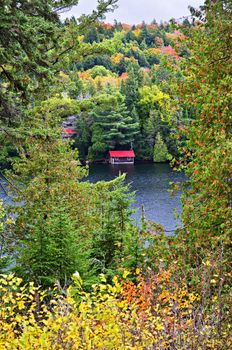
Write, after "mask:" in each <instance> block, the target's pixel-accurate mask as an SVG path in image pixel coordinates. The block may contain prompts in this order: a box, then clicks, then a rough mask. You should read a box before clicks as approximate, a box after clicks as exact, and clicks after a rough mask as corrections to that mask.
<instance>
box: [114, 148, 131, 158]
mask: <svg viewBox="0 0 232 350" xmlns="http://www.w3.org/2000/svg"><path fill="white" fill-rule="evenodd" d="M110 157H116V158H124V157H130V158H135V153H134V151H133V149H131V150H129V151H110Z"/></svg>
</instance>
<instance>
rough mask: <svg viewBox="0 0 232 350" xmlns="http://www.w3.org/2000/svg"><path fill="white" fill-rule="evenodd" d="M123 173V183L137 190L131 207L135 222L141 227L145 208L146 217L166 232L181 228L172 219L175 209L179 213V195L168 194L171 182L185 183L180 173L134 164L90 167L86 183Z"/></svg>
mask: <svg viewBox="0 0 232 350" xmlns="http://www.w3.org/2000/svg"><path fill="white" fill-rule="evenodd" d="M120 171H121V172H126V173H127V176H126V182H127V183H131V188H132V190H133V191H136V194H135V203H134V204H133V207H134V208H138V210H137V212H136V214H135V215H134V222H135V224H136V225H137V226H139V225H140V221H141V220H140V218H141V207H142V205H144V208H145V218H146V219H147V220H152V221H155V222H156V223H158V224H161V225H162V226H163V227H164V228H165V231H172V230H174V229H175V228H176V227H177V226H179V225H180V221H179V220H176V219H175V215H174V210H176V211H177V213H180V212H181V204H180V194H177V195H176V196H175V197H173V196H171V195H170V194H169V192H168V189H170V185H169V183H170V182H181V183H183V182H184V181H185V179H186V178H185V176H184V174H183V173H178V172H174V171H173V170H172V169H171V167H170V166H169V165H168V164H150V163H147V164H146V163H145V164H144V163H143V164H135V165H110V164H93V165H91V166H90V169H89V176H88V178H87V180H89V181H90V182H93V183H95V182H97V181H100V180H111V179H113V178H115V177H116V176H118V174H119V172H120Z"/></svg>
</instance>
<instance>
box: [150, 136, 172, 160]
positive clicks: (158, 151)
mask: <svg viewBox="0 0 232 350" xmlns="http://www.w3.org/2000/svg"><path fill="white" fill-rule="evenodd" d="M168 156H169V153H168V149H167V146H166V144H165V143H164V141H163V139H162V137H161V135H160V133H159V132H158V134H157V136H156V139H155V146H154V153H153V161H154V162H155V163H163V162H166V161H167V160H168Z"/></svg>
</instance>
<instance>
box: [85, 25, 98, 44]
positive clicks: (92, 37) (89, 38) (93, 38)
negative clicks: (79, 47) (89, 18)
mask: <svg viewBox="0 0 232 350" xmlns="http://www.w3.org/2000/svg"><path fill="white" fill-rule="evenodd" d="M84 42H85V43H90V44H93V43H94V42H96V43H99V42H100V38H99V35H98V31H97V29H96V27H93V28H91V29H90V30H89V31H88V32H87V33H86V35H85V37H84Z"/></svg>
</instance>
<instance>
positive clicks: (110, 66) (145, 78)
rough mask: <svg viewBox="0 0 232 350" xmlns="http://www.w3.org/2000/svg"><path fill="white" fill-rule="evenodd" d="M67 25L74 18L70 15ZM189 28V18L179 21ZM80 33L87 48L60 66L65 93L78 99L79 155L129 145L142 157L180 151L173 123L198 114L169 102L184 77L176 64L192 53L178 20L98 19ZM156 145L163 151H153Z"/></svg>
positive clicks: (90, 156) (93, 156)
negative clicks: (132, 22) (176, 82)
mask: <svg viewBox="0 0 232 350" xmlns="http://www.w3.org/2000/svg"><path fill="white" fill-rule="evenodd" d="M65 25H72V26H74V27H75V26H77V23H76V20H75V19H74V18H72V19H71V20H69V21H68V20H67V21H66V24H65ZM191 27H194V24H192V25H191V24H190V22H189V21H188V20H187V19H186V20H185V21H184V22H183V25H182V28H183V29H186V30H187V29H188V30H189V29H190V28H191ZM80 34H81V35H79V36H78V37H77V38H76V40H77V41H78V42H79V45H80V46H81V50H82V52H83V53H85V54H84V56H83V57H82V58H81V59H79V57H77V58H76V57H74V58H73V59H72V61H71V64H70V66H69V69H68V70H63V71H62V73H61V79H62V80H63V82H64V83H65V84H66V91H65V93H66V97H67V98H69V99H75V100H77V101H79V103H78V105H79V107H80V113H78V114H77V115H76V123H75V124H74V125H72V126H74V127H75V128H76V136H75V137H73V138H74V139H75V145H76V147H77V148H78V149H79V154H80V158H81V159H82V160H104V159H106V158H107V157H108V152H109V150H111V149H125V150H126V149H130V148H131V147H133V148H134V149H135V153H136V159H138V160H154V161H161V162H162V161H167V160H168V159H171V157H172V156H179V150H178V147H179V146H180V145H181V140H179V141H178V140H177V138H176V137H175V136H176V134H177V132H176V129H177V128H178V127H179V126H180V125H183V124H185V123H187V122H188V121H189V119H190V118H193V117H194V113H193V110H192V109H187V108H186V107H184V106H183V105H180V106H178V108H177V109H174V108H173V106H172V104H171V100H172V98H173V93H172V89H171V85H172V84H173V82H174V79H181V77H182V72H181V68H180V64H179V63H180V61H181V59H182V58H184V57H188V56H189V51H188V50H187V47H186V45H185V38H186V37H185V35H184V34H183V33H181V32H180V31H179V30H177V29H176V26H175V25H171V24H165V25H164V24H161V25H158V24H157V23H156V22H155V21H154V23H152V24H150V25H147V24H146V23H142V24H140V25H137V26H135V25H134V26H129V25H126V24H121V23H117V22H115V23H114V25H111V24H106V23H104V22H99V23H98V24H97V26H96V25H94V26H92V27H90V29H88V30H87V31H83V33H82V32H81V33H80ZM174 47H175V48H174ZM86 125H88V128H86ZM154 147H156V148H155V149H154ZM158 148H165V149H166V152H163V154H162V155H160V156H159V155H158V156H157V155H156V154H155V155H154V152H155V153H157V149H158Z"/></svg>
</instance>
